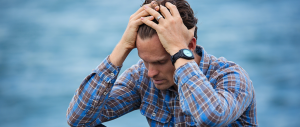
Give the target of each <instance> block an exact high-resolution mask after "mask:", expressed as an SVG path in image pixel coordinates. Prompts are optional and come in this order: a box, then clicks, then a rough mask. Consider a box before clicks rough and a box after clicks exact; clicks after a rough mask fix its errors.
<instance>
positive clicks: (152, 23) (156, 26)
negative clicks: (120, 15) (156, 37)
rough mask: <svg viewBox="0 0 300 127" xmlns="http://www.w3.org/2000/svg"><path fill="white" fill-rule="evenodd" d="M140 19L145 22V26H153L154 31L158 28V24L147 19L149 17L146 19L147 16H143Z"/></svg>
mask: <svg viewBox="0 0 300 127" xmlns="http://www.w3.org/2000/svg"><path fill="white" fill-rule="evenodd" d="M141 21H142V22H143V23H145V24H146V25H147V26H150V27H151V28H153V29H155V30H156V31H157V30H158V28H159V27H158V24H156V23H154V22H153V21H151V20H149V19H147V18H144V17H142V18H141Z"/></svg>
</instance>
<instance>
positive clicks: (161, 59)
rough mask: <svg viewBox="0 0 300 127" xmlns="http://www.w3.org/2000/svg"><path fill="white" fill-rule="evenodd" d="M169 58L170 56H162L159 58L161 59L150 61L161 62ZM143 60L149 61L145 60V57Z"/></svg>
mask: <svg viewBox="0 0 300 127" xmlns="http://www.w3.org/2000/svg"><path fill="white" fill-rule="evenodd" d="M167 58H168V56H165V57H161V58H159V59H157V60H154V61H152V62H150V63H153V62H159V61H165V60H167ZM142 60H143V61H145V62H148V61H146V60H144V59H142Z"/></svg>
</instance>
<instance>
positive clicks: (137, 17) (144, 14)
mask: <svg viewBox="0 0 300 127" xmlns="http://www.w3.org/2000/svg"><path fill="white" fill-rule="evenodd" d="M149 15H150V14H149V13H148V12H147V11H145V10H143V11H141V12H140V13H139V14H137V15H135V16H134V17H133V20H137V19H140V18H141V17H146V16H149Z"/></svg>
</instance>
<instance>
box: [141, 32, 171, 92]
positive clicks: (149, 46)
mask: <svg viewBox="0 0 300 127" xmlns="http://www.w3.org/2000/svg"><path fill="white" fill-rule="evenodd" d="M136 46H137V50H138V54H139V56H140V58H141V59H143V60H144V63H145V66H146V68H147V69H148V76H149V77H150V78H151V79H152V81H153V83H154V84H155V87H156V88H157V89H160V90H166V89H168V88H170V87H171V86H173V85H174V84H175V83H174V80H173V74H174V71H175V67H174V66H173V65H172V62H171V59H170V58H171V56H170V54H169V53H168V52H167V51H166V50H165V49H164V47H163V46H162V44H161V42H160V40H159V38H158V36H157V34H155V35H154V36H153V37H152V38H147V39H144V40H143V39H141V38H140V37H139V36H138V37H137V40H136Z"/></svg>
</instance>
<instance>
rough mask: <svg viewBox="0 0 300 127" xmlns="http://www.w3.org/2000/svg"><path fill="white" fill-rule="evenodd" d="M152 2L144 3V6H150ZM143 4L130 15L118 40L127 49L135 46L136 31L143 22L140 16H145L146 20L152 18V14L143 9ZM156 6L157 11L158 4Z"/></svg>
mask: <svg viewBox="0 0 300 127" xmlns="http://www.w3.org/2000/svg"><path fill="white" fill-rule="evenodd" d="M154 3H155V2H154V1H152V2H151V3H150V4H145V5H144V6H148V7H152V5H153V4H154ZM144 6H143V7H141V8H140V9H139V10H137V11H136V12H135V13H134V14H132V15H131V16H130V19H129V22H128V25H127V28H126V30H125V32H124V34H123V37H122V39H121V41H120V43H124V46H126V48H128V49H133V48H136V45H135V41H136V38H137V31H138V29H139V26H140V25H142V24H143V22H142V21H141V17H146V18H148V20H153V19H154V17H153V16H150V14H149V13H148V12H147V11H145V10H144V9H143V8H144ZM157 7H158V8H157V9H156V11H158V9H159V6H157Z"/></svg>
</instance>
